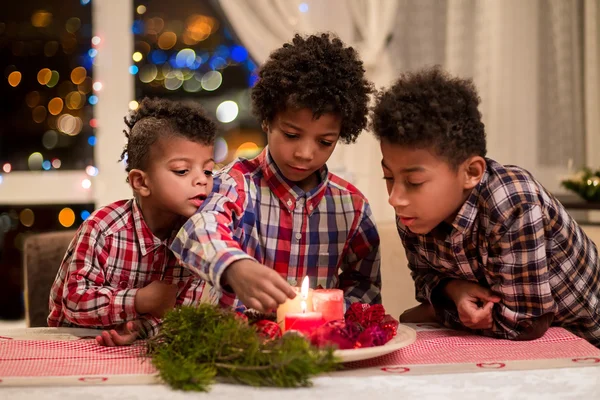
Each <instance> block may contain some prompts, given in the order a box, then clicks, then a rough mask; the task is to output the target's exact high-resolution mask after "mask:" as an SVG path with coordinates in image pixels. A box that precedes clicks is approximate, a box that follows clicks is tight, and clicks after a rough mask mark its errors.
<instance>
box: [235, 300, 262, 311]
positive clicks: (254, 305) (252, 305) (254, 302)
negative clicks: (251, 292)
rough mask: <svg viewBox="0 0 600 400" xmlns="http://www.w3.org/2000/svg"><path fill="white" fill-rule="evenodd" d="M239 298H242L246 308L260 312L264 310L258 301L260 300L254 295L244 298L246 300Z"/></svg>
mask: <svg viewBox="0 0 600 400" xmlns="http://www.w3.org/2000/svg"><path fill="white" fill-rule="evenodd" d="M241 300H242V303H244V305H245V306H246V308H253V309H255V310H257V311H260V312H264V311H265V310H263V306H262V304H261V303H260V301H258V299H256V298H254V297H249V298H248V299H246V301H244V299H241Z"/></svg>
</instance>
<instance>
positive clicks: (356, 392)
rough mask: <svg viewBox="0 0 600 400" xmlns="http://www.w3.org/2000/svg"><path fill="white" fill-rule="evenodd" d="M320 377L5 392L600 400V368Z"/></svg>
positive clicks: (260, 398)
mask: <svg viewBox="0 0 600 400" xmlns="http://www.w3.org/2000/svg"><path fill="white" fill-rule="evenodd" d="M355 375H356V374H352V373H351V374H348V373H346V372H340V373H335V374H332V375H330V376H321V377H318V378H315V379H314V380H313V382H314V386H313V387H310V388H302V389H273V388H250V387H246V386H238V385H225V384H216V385H214V386H213V387H212V390H211V391H210V392H209V393H196V392H181V391H173V390H171V389H169V388H168V387H167V386H163V385H140V386H87V387H35V388H23V387H18V388H3V389H0V398H2V399H7V400H8V399H15V400H17V399H36V400H44V399H59V398H60V399H80V400H115V399H116V400H127V399H143V400H167V399H168V400H171V399H173V400H177V399H203V398H207V399H208V398H210V399H211V400H220V399H223V400H231V399H248V400H283V399H286V400H287V399H290V400H315V399H328V400H338V399H339V400H355V399H365V400H367V399H368V400H370V399H377V400H381V399H394V400H408V399H436V400H438V399H461V400H469V399H473V400H475V399H477V400H496V399H498V400H500V399H502V400H504V399H507V400H508V399H510V400H515V399H527V400H530V399H544V400H552V399H561V400H564V399H600V369H599V368H590V367H587V368H563V369H548V370H536V371H502V372H499V371H498V372H479V373H475V374H446V375H420V376H406V375H405V376H399V375H389V376H360V377H358V376H355Z"/></svg>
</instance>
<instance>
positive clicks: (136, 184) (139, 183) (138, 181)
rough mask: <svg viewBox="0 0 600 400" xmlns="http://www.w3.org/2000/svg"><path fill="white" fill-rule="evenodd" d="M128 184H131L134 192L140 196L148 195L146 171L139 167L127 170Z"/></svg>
mask: <svg viewBox="0 0 600 400" xmlns="http://www.w3.org/2000/svg"><path fill="white" fill-rule="evenodd" d="M129 186H131V188H132V189H133V191H134V192H135V193H136V194H138V195H140V196H142V197H148V196H149V195H150V188H149V187H148V184H147V182H146V173H145V172H144V171H142V170H141V169H132V170H131V171H129Z"/></svg>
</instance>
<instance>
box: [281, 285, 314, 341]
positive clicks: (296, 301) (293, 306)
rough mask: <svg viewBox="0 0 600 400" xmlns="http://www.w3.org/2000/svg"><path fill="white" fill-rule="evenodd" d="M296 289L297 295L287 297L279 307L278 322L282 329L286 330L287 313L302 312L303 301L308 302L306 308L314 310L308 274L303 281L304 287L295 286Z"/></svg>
mask: <svg viewBox="0 0 600 400" xmlns="http://www.w3.org/2000/svg"><path fill="white" fill-rule="evenodd" d="M294 290H295V291H296V297H294V298H293V299H287V300H286V301H285V303H283V304H281V305H280V306H279V307H278V308H277V322H278V323H279V327H280V328H281V330H282V331H285V315H286V314H290V313H291V314H297V313H301V312H302V304H301V303H302V301H305V302H306V309H307V310H308V311H312V310H313V301H312V296H313V290H312V289H309V288H308V276H305V277H304V280H303V281H302V289H300V288H294Z"/></svg>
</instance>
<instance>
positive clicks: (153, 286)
mask: <svg viewBox="0 0 600 400" xmlns="http://www.w3.org/2000/svg"><path fill="white" fill-rule="evenodd" d="M178 290H179V288H178V287H177V285H173V284H171V283H166V282H164V281H152V282H150V283H149V284H148V285H147V286H145V287H143V288H141V289H139V290H138V291H137V293H136V294H135V311H136V312H137V313H138V314H150V315H152V316H153V317H156V318H162V317H163V315H165V313H166V312H167V311H169V310H172V309H173V307H175V303H176V301H177V291H178Z"/></svg>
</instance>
